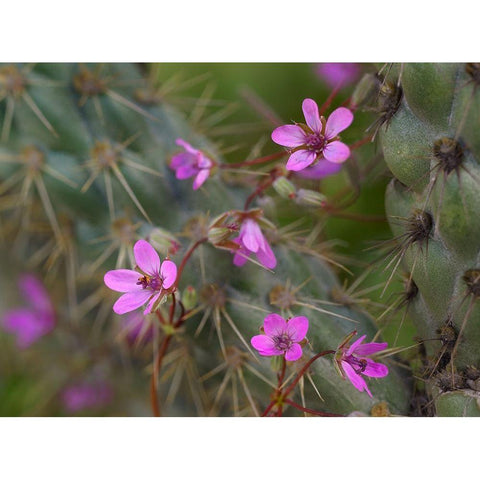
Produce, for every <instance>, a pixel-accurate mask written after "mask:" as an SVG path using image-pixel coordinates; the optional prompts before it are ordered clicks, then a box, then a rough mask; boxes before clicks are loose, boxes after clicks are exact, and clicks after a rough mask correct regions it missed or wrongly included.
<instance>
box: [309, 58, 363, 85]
mask: <svg viewBox="0 0 480 480" xmlns="http://www.w3.org/2000/svg"><path fill="white" fill-rule="evenodd" d="M316 70H317V74H318V76H319V77H320V78H322V79H323V80H324V81H325V83H327V84H328V85H329V86H330V87H332V88H336V87H345V86H347V85H350V84H352V83H354V82H355V80H356V79H357V78H358V76H359V75H360V65H359V64H358V63H320V64H319V65H318V66H317V68H316Z"/></svg>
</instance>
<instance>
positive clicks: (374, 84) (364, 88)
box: [351, 73, 379, 108]
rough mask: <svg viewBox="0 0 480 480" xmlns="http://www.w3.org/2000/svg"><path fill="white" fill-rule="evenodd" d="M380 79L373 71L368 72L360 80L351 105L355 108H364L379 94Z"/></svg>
mask: <svg viewBox="0 0 480 480" xmlns="http://www.w3.org/2000/svg"><path fill="white" fill-rule="evenodd" d="M378 88H379V79H378V77H377V75H375V74H373V73H366V74H365V75H364V76H363V77H362V78H361V80H360V81H359V82H358V85H357V86H356V88H355V90H354V92H353V95H352V101H351V105H352V107H354V108H362V107H365V106H366V105H368V104H370V103H371V102H372V101H373V99H374V98H375V95H376V94H378Z"/></svg>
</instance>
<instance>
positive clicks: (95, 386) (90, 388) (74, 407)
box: [61, 382, 113, 413]
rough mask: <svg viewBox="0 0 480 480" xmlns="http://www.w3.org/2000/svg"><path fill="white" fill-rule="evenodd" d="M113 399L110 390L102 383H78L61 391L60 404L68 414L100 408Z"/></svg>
mask: <svg viewBox="0 0 480 480" xmlns="http://www.w3.org/2000/svg"><path fill="white" fill-rule="evenodd" d="M112 399H113V392H112V389H111V388H110V387H109V386H108V385H107V384H105V383H103V382H96V383H87V382H80V383H76V384H74V385H71V386H70V387H67V388H66V389H65V390H63V392H62V395H61V401H62V404H63V406H64V408H65V410H67V412H69V413H76V412H79V411H81V410H86V409H94V408H100V407H103V406H105V405H107V404H109V403H110V402H111V401H112Z"/></svg>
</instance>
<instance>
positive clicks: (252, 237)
mask: <svg viewBox="0 0 480 480" xmlns="http://www.w3.org/2000/svg"><path fill="white" fill-rule="evenodd" d="M240 237H241V242H242V243H243V245H244V246H245V247H246V248H248V250H250V251H251V252H257V251H258V249H259V248H260V246H262V245H263V242H264V239H263V234H262V231H261V230H260V227H259V226H258V224H257V222H255V220H252V219H250V218H247V219H246V220H245V221H244V222H243V224H242V228H241V231H240Z"/></svg>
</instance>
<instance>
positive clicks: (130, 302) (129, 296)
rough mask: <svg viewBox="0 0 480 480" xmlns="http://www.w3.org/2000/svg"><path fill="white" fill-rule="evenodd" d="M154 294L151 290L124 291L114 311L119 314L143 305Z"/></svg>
mask: <svg viewBox="0 0 480 480" xmlns="http://www.w3.org/2000/svg"><path fill="white" fill-rule="evenodd" d="M151 295H152V291H151V290H140V291H138V292H128V293H124V294H123V295H122V296H121V297H120V298H119V299H118V300H117V301H116V302H115V303H114V305H113V311H114V312H115V313H118V314H119V315H123V314H124V313H128V312H131V311H132V310H136V309H137V308H139V307H141V306H142V305H143V304H144V303H145V302H146V301H147V300H148V299H149V298H150V296H151Z"/></svg>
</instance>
